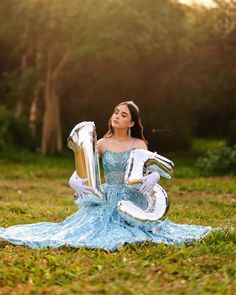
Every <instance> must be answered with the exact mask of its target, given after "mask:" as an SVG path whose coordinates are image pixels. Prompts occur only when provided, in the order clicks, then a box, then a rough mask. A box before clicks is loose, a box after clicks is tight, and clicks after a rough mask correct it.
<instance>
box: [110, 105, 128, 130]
mask: <svg viewBox="0 0 236 295" xmlns="http://www.w3.org/2000/svg"><path fill="white" fill-rule="evenodd" d="M133 125H134V122H133V121H132V118H131V114H130V110H129V108H128V107H127V105H125V104H124V105H119V106H118V107H117V108H116V109H115V111H114V113H113V115H112V117H111V126H112V127H113V128H123V129H124V128H129V127H132V126H133Z"/></svg>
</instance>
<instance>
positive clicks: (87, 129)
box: [67, 122, 103, 202]
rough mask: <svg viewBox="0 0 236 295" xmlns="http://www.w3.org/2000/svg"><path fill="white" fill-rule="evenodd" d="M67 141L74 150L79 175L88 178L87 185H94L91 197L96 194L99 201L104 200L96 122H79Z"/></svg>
mask: <svg viewBox="0 0 236 295" xmlns="http://www.w3.org/2000/svg"><path fill="white" fill-rule="evenodd" d="M67 143H68V147H69V148H71V149H72V150H73V151H74V156H75V167H76V172H77V174H78V176H79V177H80V178H82V179H84V178H87V179H88V181H87V183H86V185H88V186H90V187H92V194H91V195H90V196H89V197H90V198H92V199H93V200H94V196H96V197H97V200H96V201H97V202H99V201H101V202H103V193H102V190H101V187H100V186H101V175H100V169H99V161H98V153H97V134H96V128H95V124H94V122H82V123H79V124H77V125H76V126H75V127H74V128H73V129H72V131H71V133H70V135H69V137H68V139H67ZM89 197H88V198H89ZM86 201H88V200H86ZM91 201H92V200H91Z"/></svg>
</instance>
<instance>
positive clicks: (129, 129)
mask: <svg viewBox="0 0 236 295" xmlns="http://www.w3.org/2000/svg"><path fill="white" fill-rule="evenodd" d="M128 135H129V137H131V128H130V127H129V128H128Z"/></svg>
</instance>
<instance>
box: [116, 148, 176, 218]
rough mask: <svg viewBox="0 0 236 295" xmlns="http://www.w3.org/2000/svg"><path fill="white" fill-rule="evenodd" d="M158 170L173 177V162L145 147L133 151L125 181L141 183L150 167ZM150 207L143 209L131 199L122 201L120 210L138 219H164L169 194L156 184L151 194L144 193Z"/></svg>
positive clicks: (127, 182) (163, 174)
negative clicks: (144, 148)
mask: <svg viewBox="0 0 236 295" xmlns="http://www.w3.org/2000/svg"><path fill="white" fill-rule="evenodd" d="M150 166H152V169H154V170H156V171H157V172H158V173H159V174H160V175H162V176H163V177H166V178H171V174H172V169H173V166H174V164H173V162H172V161H170V160H168V159H167V158H165V157H163V156H160V155H158V154H157V153H152V152H150V151H146V150H143V149H135V150H133V151H131V153H130V156H129V160H128V165H127V169H126V172H125V183H126V184H127V185H132V184H137V183H141V182H142V181H141V179H142V177H143V176H144V175H145V174H146V172H147V170H148V167H150ZM144 198H146V200H147V203H148V207H147V208H146V209H145V210H143V209H141V208H139V207H138V206H136V205H135V204H134V203H132V202H130V201H120V202H119V203H118V210H119V211H120V212H121V213H123V215H127V216H129V217H131V218H133V219H136V220H137V221H141V222H144V221H157V220H160V219H163V218H164V216H165V215H166V213H167V211H168V209H169V201H168V196H167V193H166V192H165V190H164V189H163V188H162V187H161V186H160V185H159V184H156V185H155V187H154V189H153V192H152V194H151V195H144Z"/></svg>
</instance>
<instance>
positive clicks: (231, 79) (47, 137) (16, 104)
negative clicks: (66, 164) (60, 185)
mask: <svg viewBox="0 0 236 295" xmlns="http://www.w3.org/2000/svg"><path fill="white" fill-rule="evenodd" d="M0 8H1V13H0V28H1V29H0V81H1V83H0V106H1V108H0V118H3V117H4V114H5V113H6V112H7V111H10V112H11V114H13V116H14V117H16V118H17V120H18V121H17V122H18V123H17V124H19V125H23V124H21V123H20V121H21V120H23V121H24V122H28V123H25V125H24V126H25V130H27V131H26V133H27V132H28V129H29V130H32V140H28V141H27V140H22V143H20V145H21V146H23V148H31V149H34V150H36V149H37V150H39V151H41V152H43V153H46V154H47V153H58V152H59V153H60V152H61V151H62V150H63V149H64V148H65V146H66V140H65V139H66V138H67V136H68V134H69V132H70V130H71V129H72V127H73V126H74V125H75V124H76V123H78V122H80V121H83V120H92V121H95V123H96V126H97V132H98V136H99V137H100V136H102V135H103V134H104V133H105V131H106V126H107V121H108V119H109V116H110V115H111V112H112V110H113V108H114V106H115V105H116V104H117V103H119V102H120V101H123V100H134V101H135V102H136V103H137V104H138V105H139V107H140V109H141V113H142V119H143V124H144V127H145V134H146V137H147V139H148V140H149V144H150V149H152V150H154V149H158V150H159V151H167V150H183V149H186V148H188V147H189V146H190V144H191V140H192V138H193V137H194V136H203V137H224V138H226V139H227V140H228V143H229V144H231V145H232V144H234V143H235V130H236V128H235V127H236V121H235V120H236V119H235V109H236V90H235V78H236V77H235V75H236V64H235V63H236V56H235V55H236V48H235V47H236V17H235V16H236V3H235V0H230V1H219V0H216V1H215V6H214V7H211V8H207V7H205V6H187V5H183V4H181V3H179V2H178V1H174V0H173V1H171V0H166V1H161V0H147V1H143V0H136V1H131V0H112V1H111V0H103V1H102V2H99V3H98V2H97V1H95V0H83V1H82V0H70V1H67V2H65V1H62V0H51V1H50V2H48V1H47V0H25V1H17V0H12V1H7V0H2V1H1V3H0ZM4 120H5V119H4ZM8 120H9V121H11V118H8ZM2 129H4V130H2ZM6 130H7V131H8V132H6ZM4 132H5V133H4ZM10 133H11V134H10ZM0 134H1V138H2V139H1V140H2V141H3V140H4V141H5V143H7V144H8V143H9V144H11V141H12V140H11V139H9V137H8V136H10V137H15V138H16V139H15V141H17V142H18V144H19V141H20V140H18V138H17V136H18V130H17V128H15V129H13V130H12V129H11V128H10V127H9V129H8V127H6V126H5V127H3V126H1V127H0ZM21 137H22V138H23V137H24V136H23V135H21ZM27 137H28V139H29V138H30V137H29V136H27ZM3 138H4V139H3ZM13 141H14V140H13ZM1 145H3V144H1Z"/></svg>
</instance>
